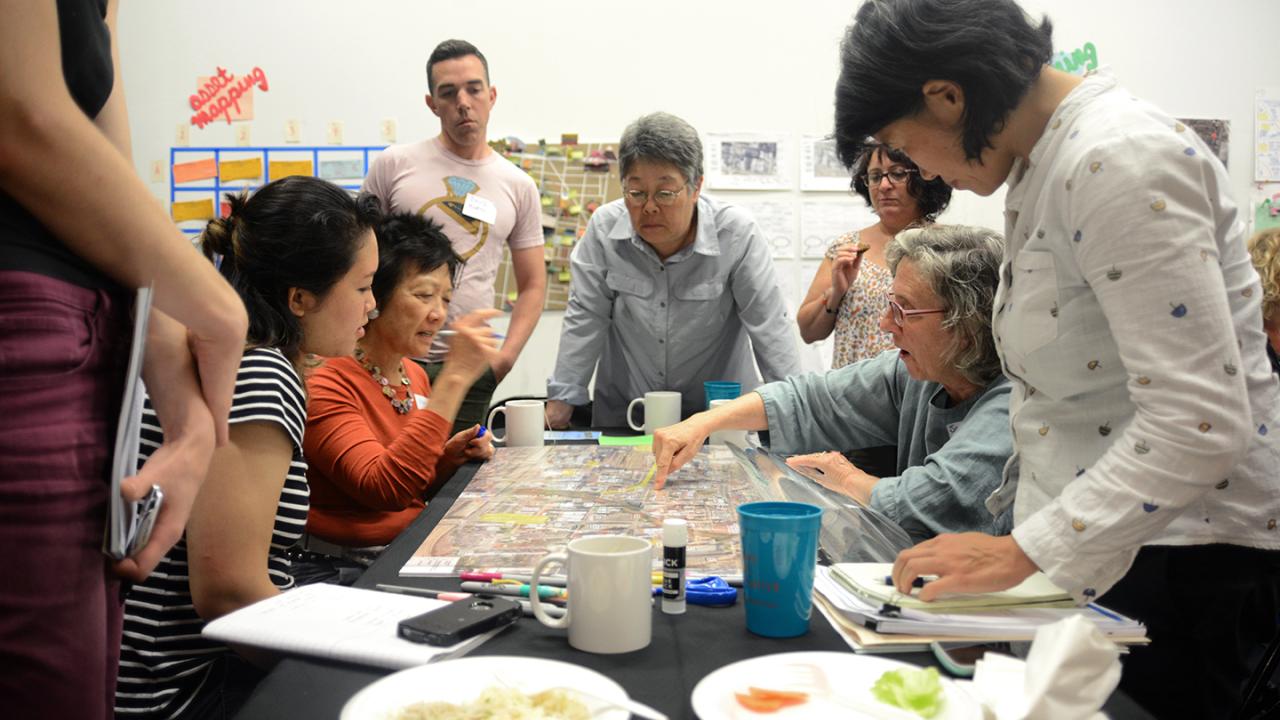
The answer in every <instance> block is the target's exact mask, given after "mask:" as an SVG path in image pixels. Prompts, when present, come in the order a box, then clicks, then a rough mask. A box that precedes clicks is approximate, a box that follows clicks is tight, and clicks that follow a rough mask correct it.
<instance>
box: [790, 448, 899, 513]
mask: <svg viewBox="0 0 1280 720" xmlns="http://www.w3.org/2000/svg"><path fill="white" fill-rule="evenodd" d="M787 464H788V465H790V466H791V467H793V468H812V469H814V470H817V471H818V472H815V473H811V474H810V475H809V477H812V478H813V479H814V480H815V481H817V483H818V484H819V485H821V486H822V487H824V488H826V489H828V490H830V491H832V492H838V493H840V494H841V495H847V496H849V497H851V498H853V499H854V500H857V501H858V502H860V503H862V504H863V505H867V504H869V503H870V502H871V489H872V488H874V487H875V485H876V482H878V481H879V480H880V478H877V477H874V476H871V475H868V474H867V473H865V472H863V471H862V470H860V469H859V468H858V466H857V465H854V464H853V463H851V462H849V459H848V458H846V457H845V456H844V455H842V454H841V453H838V452H821V453H810V454H808V455H793V456H791V457H789V458H787Z"/></svg>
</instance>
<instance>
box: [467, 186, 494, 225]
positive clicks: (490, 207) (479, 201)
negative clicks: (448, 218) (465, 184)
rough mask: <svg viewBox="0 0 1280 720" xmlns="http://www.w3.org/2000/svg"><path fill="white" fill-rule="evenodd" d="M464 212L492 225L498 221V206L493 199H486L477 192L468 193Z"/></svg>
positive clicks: (470, 216)
mask: <svg viewBox="0 0 1280 720" xmlns="http://www.w3.org/2000/svg"><path fill="white" fill-rule="evenodd" d="M462 214H463V215H466V216H467V217H469V218H472V219H475V220H479V221H480V222H486V223H489V224H490V225H492V224H494V223H496V222H497V221H498V206H497V205H494V204H493V201H492V200H486V199H484V198H482V197H480V196H479V195H476V194H475V193H468V194H467V201H466V202H465V203H464V204H463V205H462Z"/></svg>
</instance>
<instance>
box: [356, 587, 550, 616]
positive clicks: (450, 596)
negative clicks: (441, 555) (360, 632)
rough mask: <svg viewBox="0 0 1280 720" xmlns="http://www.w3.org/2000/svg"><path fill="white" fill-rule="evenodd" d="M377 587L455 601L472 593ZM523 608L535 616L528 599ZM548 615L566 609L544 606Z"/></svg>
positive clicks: (526, 612)
mask: <svg viewBox="0 0 1280 720" xmlns="http://www.w3.org/2000/svg"><path fill="white" fill-rule="evenodd" d="M374 587H375V589H377V590H381V591H383V592H389V593H397V594H400V595H418V596H421V597H428V598H435V599H437V600H448V601H449V602H454V601H456V600H466V599H467V598H469V597H471V593H464V592H445V591H441V590H427V589H426V588H416V587H408V586H405V585H385V584H383V583H378V584H377V585H375V586H374ZM517 602H519V603H520V608H521V610H523V611H524V614H525V616H526V617H533V605H531V604H529V601H528V600H519V601H517ZM542 609H543V610H545V611H546V613H547V616H548V617H553V618H558V617H564V613H565V609H564V608H562V607H555V606H554V605H553V606H544V607H543V608H542Z"/></svg>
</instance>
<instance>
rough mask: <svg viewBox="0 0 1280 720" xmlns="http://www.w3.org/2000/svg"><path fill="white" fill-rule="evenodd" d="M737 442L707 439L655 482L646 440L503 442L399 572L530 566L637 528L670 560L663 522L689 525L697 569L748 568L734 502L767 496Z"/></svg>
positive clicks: (731, 572)
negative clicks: (623, 443) (574, 545)
mask: <svg viewBox="0 0 1280 720" xmlns="http://www.w3.org/2000/svg"><path fill="white" fill-rule="evenodd" d="M756 488H757V486H756V485H755V483H754V482H753V480H752V479H751V478H750V477H749V476H748V474H747V472H746V470H744V469H743V467H742V465H741V464H740V463H739V462H738V461H737V460H735V459H734V457H733V455H732V454H731V453H730V451H729V450H727V449H725V448H724V447H721V446H712V447H705V448H703V449H702V451H701V452H699V453H698V455H697V456H695V457H694V458H693V459H692V460H691V461H689V463H688V464H686V465H685V466H684V467H682V468H680V470H678V471H677V472H676V473H674V474H672V475H671V476H670V477H669V478H668V480H667V483H666V486H665V487H664V488H663V489H662V490H658V491H655V490H654V489H653V453H652V452H651V451H650V450H649V448H647V447H600V446H594V445H560V446H546V447H533V448H501V449H499V450H498V451H497V453H496V454H495V455H494V458H493V459H492V460H490V461H489V462H488V463H486V464H485V466H484V467H483V468H481V469H480V471H479V472H477V473H476V476H475V478H473V479H472V480H471V483H470V484H469V485H468V486H467V489H466V491H465V492H463V493H462V494H461V495H459V496H458V499H457V501H455V502H454V504H453V507H451V508H450V509H449V512H448V513H447V514H446V515H445V516H444V518H443V519H441V521H440V523H439V524H438V525H436V527H435V529H434V530H433V531H432V532H431V534H430V535H428V536H427V539H426V540H424V541H423V543H422V545H421V546H420V547H419V548H418V550H417V552H415V553H414V555H413V557H412V558H410V559H409V562H408V563H406V564H405V566H404V567H403V568H402V569H401V570H400V574H401V575H456V574H458V573H461V572H473V571H481V572H502V573H524V574H527V573H529V572H530V571H532V570H533V566H534V565H535V564H537V562H538V560H540V559H542V558H543V557H544V556H545V555H547V554H548V553H551V552H555V551H558V550H562V549H563V548H564V546H565V545H566V544H568V542H569V541H570V540H573V539H574V538H577V537H582V536H585V535H631V536H635V537H645V538H648V539H649V541H650V543H651V544H652V545H653V558H654V565H653V567H654V570H660V569H661V567H662V564H661V562H662V521H663V520H664V519H665V518H669V517H674V518H684V519H685V520H687V521H688V523H689V544H688V548H687V551H686V557H687V560H686V567H687V568H688V572H689V574H690V576H695V577H696V576H704V575H721V576H724V577H740V576H741V574H742V566H741V559H740V553H739V539H738V517H737V512H736V508H737V506H738V505H741V504H742V503H746V502H752V501H755V500H757V499H760V497H759V496H758V495H757V492H758V490H757V489H756Z"/></svg>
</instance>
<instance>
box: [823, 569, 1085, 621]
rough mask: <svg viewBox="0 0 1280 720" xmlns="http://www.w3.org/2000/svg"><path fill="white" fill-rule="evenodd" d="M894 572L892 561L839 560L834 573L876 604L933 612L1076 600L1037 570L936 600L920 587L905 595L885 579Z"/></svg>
mask: <svg viewBox="0 0 1280 720" xmlns="http://www.w3.org/2000/svg"><path fill="white" fill-rule="evenodd" d="M892 572H893V565H892V564H891V563H838V564H836V565H833V566H832V572H831V576H832V577H833V578H834V579H835V580H836V581H837V582H839V583H840V585H841V586H842V587H844V588H845V589H846V590H848V591H850V592H852V593H854V594H855V595H858V596H859V597H861V598H863V599H864V600H867V601H869V602H872V603H875V604H890V605H895V606H897V607H899V608H903V609H906V608H912V609H916V610H927V611H931V612H946V611H965V610H988V609H994V608H1008V607H1033V606H1035V607H1071V606H1073V605H1075V601H1074V600H1072V598H1071V596H1070V595H1069V594H1067V592H1066V591H1065V590H1063V589H1062V588H1059V587H1058V586H1057V585H1054V584H1053V581H1052V580H1050V579H1049V578H1048V576H1046V575H1045V574H1044V573H1042V572H1037V573H1033V574H1032V575H1031V576H1030V577H1028V578H1027V579H1026V580H1023V581H1022V582H1021V583H1019V584H1018V585H1015V586H1014V587H1011V588H1009V589H1008V590H1001V591H998V592H989V593H975V594H964V595H944V596H943V597H941V598H939V599H937V600H934V601H932V602H927V603H926V602H924V601H923V600H920V599H919V598H918V597H917V594H918V593H919V590H913V591H912V594H911V595H904V594H902V593H900V592H898V591H897V589H895V588H894V587H893V585H890V584H888V583H886V582H885V578H886V577H888V576H889V575H890V574H892Z"/></svg>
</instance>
